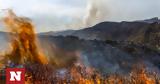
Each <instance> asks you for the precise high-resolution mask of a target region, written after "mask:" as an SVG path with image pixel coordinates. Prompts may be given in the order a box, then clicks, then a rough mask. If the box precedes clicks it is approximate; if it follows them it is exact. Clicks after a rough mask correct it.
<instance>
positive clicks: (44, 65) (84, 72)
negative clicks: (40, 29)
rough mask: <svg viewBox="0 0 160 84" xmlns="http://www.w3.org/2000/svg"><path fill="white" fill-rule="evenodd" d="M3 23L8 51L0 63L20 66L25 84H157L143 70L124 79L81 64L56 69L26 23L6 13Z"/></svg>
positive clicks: (154, 75) (152, 74) (158, 82)
mask: <svg viewBox="0 0 160 84" xmlns="http://www.w3.org/2000/svg"><path fill="white" fill-rule="evenodd" d="M4 22H5V24H6V26H7V28H8V30H9V31H10V32H11V33H10V35H9V36H10V37H11V51H10V53H7V54H6V55H5V59H4V61H5V63H6V66H7V63H9V66H8V67H17V66H20V65H22V66H23V67H25V68H26V77H25V78H26V84H160V79H159V76H158V75H157V73H156V72H148V71H146V70H145V67H141V68H134V69H133V70H132V72H130V74H127V75H122V74H119V73H117V74H103V73H100V72H99V71H97V70H96V69H95V68H91V67H88V66H85V65H84V64H83V63H81V62H80V63H76V62H75V63H73V64H71V65H70V66H69V67H67V68H66V67H65V68H63V69H59V68H58V69H57V68H56V67H55V66H54V64H52V62H50V61H54V60H49V59H48V58H47V56H45V55H44V54H43V53H41V52H40V49H39V48H38V46H37V42H36V34H35V32H34V26H33V25H32V23H31V21H30V20H29V19H27V18H21V17H18V16H16V15H15V14H14V13H13V12H12V11H11V10H9V11H8V15H7V16H6V17H5V18H4ZM61 59H63V58H61ZM4 65H5V64H4ZM13 65H14V66H13ZM108 68H109V67H108Z"/></svg>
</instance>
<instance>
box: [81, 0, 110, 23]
mask: <svg viewBox="0 0 160 84" xmlns="http://www.w3.org/2000/svg"><path fill="white" fill-rule="evenodd" d="M106 1H107V0H88V4H87V8H86V9H87V11H86V15H85V17H84V21H83V24H84V25H85V26H93V25H94V24H96V23H98V22H102V21H104V20H106V16H107V12H108V10H107V6H106V5H107V4H106Z"/></svg>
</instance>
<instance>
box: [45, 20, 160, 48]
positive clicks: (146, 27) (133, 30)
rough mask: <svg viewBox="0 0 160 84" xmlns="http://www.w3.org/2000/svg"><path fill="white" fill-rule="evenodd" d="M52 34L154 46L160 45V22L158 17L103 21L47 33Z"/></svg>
mask: <svg viewBox="0 0 160 84" xmlns="http://www.w3.org/2000/svg"><path fill="white" fill-rule="evenodd" d="M45 34H46V35H51V36H57V35H62V36H77V37H79V38H81V39H85V40H94V39H96V40H100V41H106V40H112V41H128V42H134V43H136V44H145V45H148V46H150V47H152V48H155V49H159V47H160V24H159V19H158V18H152V19H147V20H143V21H133V22H126V21H123V22H102V23H99V24H97V25H95V26H93V27H89V28H85V29H81V30H71V31H70V30H69V31H63V32H57V33H45Z"/></svg>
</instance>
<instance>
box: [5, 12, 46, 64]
mask: <svg viewBox="0 0 160 84" xmlns="http://www.w3.org/2000/svg"><path fill="white" fill-rule="evenodd" d="M4 23H5V24H6V26H7V28H8V29H9V31H10V32H11V33H10V36H11V38H12V39H11V47H12V51H11V53H9V54H7V58H8V59H9V60H11V61H12V62H14V63H16V64H25V63H28V62H29V63H41V64H47V63H48V61H47V58H46V57H45V56H44V55H43V54H42V53H40V52H39V49H38V47H37V45H36V35H35V32H34V27H33V25H32V23H31V22H30V21H29V20H28V19H27V18H21V17H18V16H16V15H15V14H14V13H13V11H12V10H8V15H7V16H6V17H5V18H4Z"/></svg>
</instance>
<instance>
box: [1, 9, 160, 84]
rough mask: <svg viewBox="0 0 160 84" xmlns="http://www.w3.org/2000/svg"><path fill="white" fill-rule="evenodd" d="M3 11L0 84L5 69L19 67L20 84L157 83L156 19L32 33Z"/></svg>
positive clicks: (159, 32) (159, 42) (27, 23)
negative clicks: (22, 81)
mask: <svg viewBox="0 0 160 84" xmlns="http://www.w3.org/2000/svg"><path fill="white" fill-rule="evenodd" d="M7 11H8V12H7V14H6V16H5V17H4V18H3V22H4V24H5V27H6V28H7V30H8V32H3V33H2V32H1V33H0V35H2V37H1V38H2V40H3V38H7V39H6V40H5V41H4V42H3V41H2V42H3V43H2V42H1V43H2V44H1V45H3V44H4V45H7V46H9V47H8V49H7V50H6V51H5V52H4V53H2V54H1V57H0V60H1V61H0V69H1V74H2V75H1V79H0V81H2V83H5V72H4V69H5V68H8V67H10V68H16V67H17V68H23V67H24V68H25V69H26V74H25V83H26V84H160V72H159V71H160V24H159V22H160V20H159V19H156V20H154V21H153V19H151V20H145V21H133V22H102V23H99V24H97V25H95V26H93V27H89V28H86V29H82V30H69V31H63V32H56V33H54V32H47V33H39V34H36V33H35V29H34V25H33V24H32V21H31V20H30V19H29V18H26V17H19V16H17V15H16V14H15V13H14V12H13V11H12V10H7ZM154 19H155V18H154ZM128 25H129V26H128Z"/></svg>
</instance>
